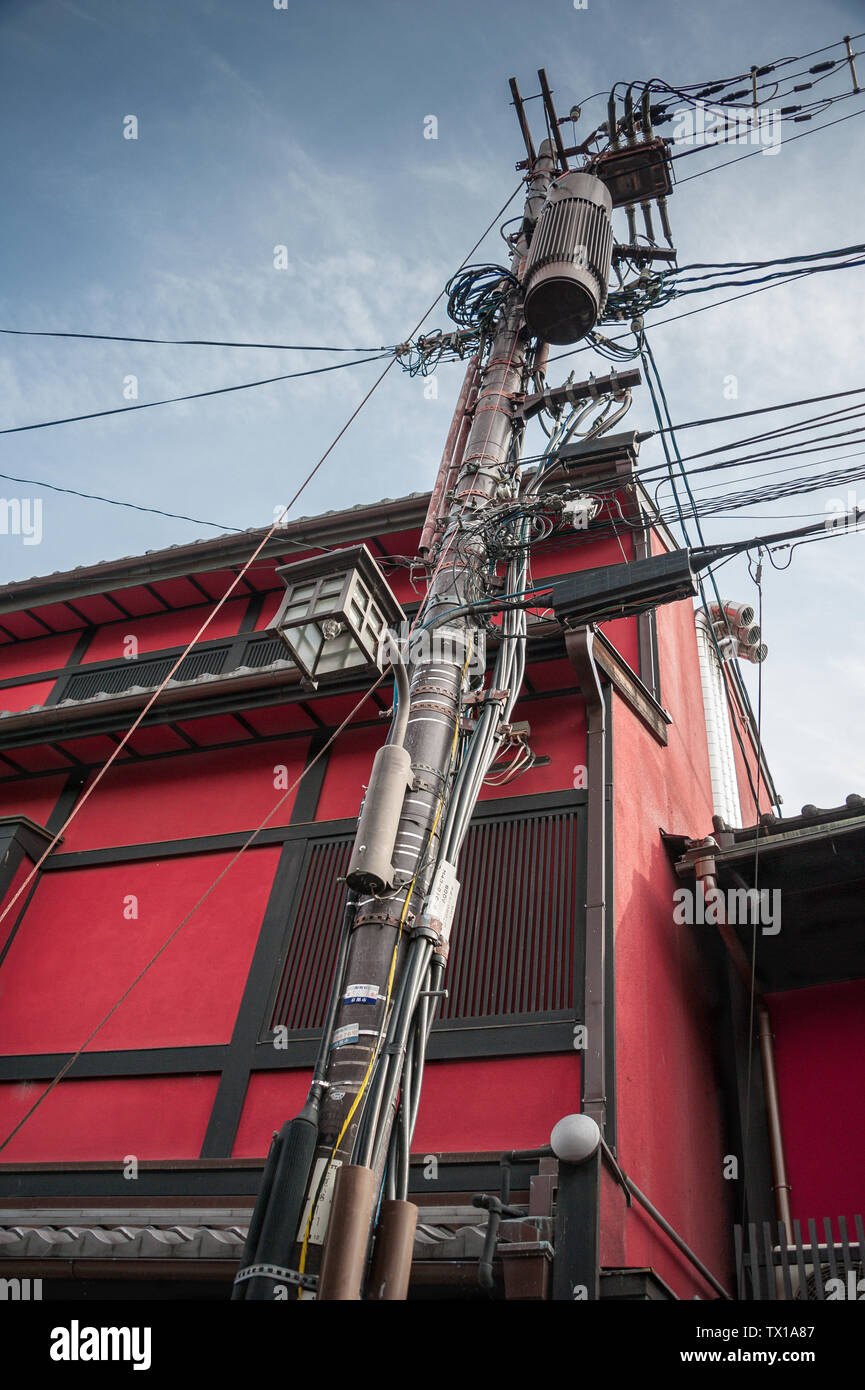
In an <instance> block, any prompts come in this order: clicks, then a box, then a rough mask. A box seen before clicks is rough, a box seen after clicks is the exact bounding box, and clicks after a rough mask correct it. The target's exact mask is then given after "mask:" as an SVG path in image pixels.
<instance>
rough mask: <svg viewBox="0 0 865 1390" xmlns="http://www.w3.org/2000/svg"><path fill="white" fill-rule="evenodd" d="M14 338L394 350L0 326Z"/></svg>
mask: <svg viewBox="0 0 865 1390" xmlns="http://www.w3.org/2000/svg"><path fill="white" fill-rule="evenodd" d="M0 333H5V334H7V335H8V336H11V337H15V338H85V339H90V340H92V341H94V342H99V343H156V344H161V345H162V346H165V347H219V348H255V349H258V350H260V351H263V352H393V350H394V349H393V348H392V347H386V346H384V345H382V344H379V346H378V347H319V346H315V347H313V346H311V345H310V344H309V343H236V342H227V341H223V340H220V339H218V338H130V337H124V336H122V335H120V334H116V333H61V332H59V331H49V330H47V329H35V328H0Z"/></svg>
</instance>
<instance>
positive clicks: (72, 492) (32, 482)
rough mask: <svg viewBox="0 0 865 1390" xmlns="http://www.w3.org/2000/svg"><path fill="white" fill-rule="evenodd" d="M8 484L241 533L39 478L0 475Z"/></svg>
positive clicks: (233, 529)
mask: <svg viewBox="0 0 865 1390" xmlns="http://www.w3.org/2000/svg"><path fill="white" fill-rule="evenodd" d="M0 478H4V479H5V480H6V482H9V483H25V484H26V485H27V486H28V487H44V488H48V489H49V491H51V492H63V493H67V494H68V495H69V496H70V497H83V498H85V499H86V500H87V501H89V502H106V503H107V504H108V505H109V506H111V507H129V508H130V510H132V511H134V512H149V513H150V514H151V515H153V516H167V517H169V518H170V519H171V520H172V521H191V522H193V523H194V524H195V525H196V526H212V527H213V528H214V529H215V530H217V531H220V532H223V533H224V532H226V531H238V532H239V531H242V529H243V528H242V527H241V526H223V525H222V523H221V522H219V521H203V520H202V518H201V517H200V516H186V515H184V513H183V512H166V511H163V510H162V508H161V507H145V506H142V505H141V504H140V503H138V502H122V501H120V499H119V498H117V497H102V496H101V495H100V494H99V493H98V492H80V491H79V490H78V489H77V488H74V487H59V486H58V485H57V484H56V483H46V482H44V481H43V480H42V479H41V478H18V477H16V476H15V474H14V473H0Z"/></svg>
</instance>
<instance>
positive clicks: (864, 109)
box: [676, 92, 865, 188]
mask: <svg viewBox="0 0 865 1390" xmlns="http://www.w3.org/2000/svg"><path fill="white" fill-rule="evenodd" d="M846 95H847V96H858V95H859V93H858V92H847V93H846ZM838 100H841V98H840V97H839V98H838ZM862 115H865V106H863V107H860V109H859V110H858V111H851V112H850V113H849V114H848V115H846V116H837V117H836V118H835V120H834V121H824V122H823V124H822V125H815V126H812V127H811V129H810V130H803V131H802V132H801V134H799V135H791V136H790V138H789V140H785V141H784V142H783V143H784V144H785V145H792V144H793V143H794V141H796V140H804V139H805V137H806V136H807V135H816V134H817V131H818V130H828V129H829V127H830V126H833V125H841V124H842V123H843V122H844V121H852V120H853V119H854V118H855V117H856V116H862ZM762 153H763V150H762V149H759V150H749V151H748V153H747V154H740V155H737V156H736V158H735V159H722V160H721V161H720V163H718V164H713V165H712V167H711V169H701V170H700V171H699V173H696V174H687V175H686V176H685V178H683V179H677V180H676V187H677V188H680V187H681V186H682V184H683V183H690V181H691V179H701V178H703V176H704V175H705V174H713V173H714V172H715V170H716V169H726V168H728V166H729V165H731V164H741V162H742V160H743V159H751V158H752V157H753V156H754V155H755V154H762Z"/></svg>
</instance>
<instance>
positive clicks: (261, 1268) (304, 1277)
mask: <svg viewBox="0 0 865 1390" xmlns="http://www.w3.org/2000/svg"><path fill="white" fill-rule="evenodd" d="M259 1276H262V1277H263V1278H265V1279H278V1280H279V1281H280V1283H282V1284H293V1285H295V1287H298V1286H299V1287H300V1288H302V1289H316V1288H318V1275H317V1274H301V1273H300V1272H299V1271H298V1270H296V1269H284V1268H283V1266H282V1265H246V1266H245V1268H243V1269H239V1270H238V1271H237V1273H236V1274H235V1276H234V1282H235V1284H242V1283H243V1281H244V1280H245V1279H257V1278H259Z"/></svg>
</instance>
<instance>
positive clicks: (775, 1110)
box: [757, 998, 793, 1235]
mask: <svg viewBox="0 0 865 1390" xmlns="http://www.w3.org/2000/svg"><path fill="white" fill-rule="evenodd" d="M757 1017H758V1027H759V1030H760V1057H761V1059H762V1062H763V1087H764V1089H765V1092H766V1117H767V1119H768V1122H769V1147H770V1149H771V1153H772V1178H773V1188H774V1192H775V1211H776V1213H777V1216H778V1220H779V1221H783V1222H784V1229H785V1230H786V1232H787V1234H788V1235H789V1234H790V1232H791V1231H792V1229H793V1213H792V1212H791V1210H790V1184H789V1182H788V1180H787V1163H786V1160H785V1157H784V1135H783V1132H782V1130H781V1107H780V1105H779V1104H778V1072H777V1070H776V1068H775V1042H774V1038H773V1035H772V1020H771V1019H770V1017H769V1010H768V1009H767V1007H766V1004H765V1002H764V1000H763V999H762V998H761V999H760V1001H759V1004H758V1008H757Z"/></svg>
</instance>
